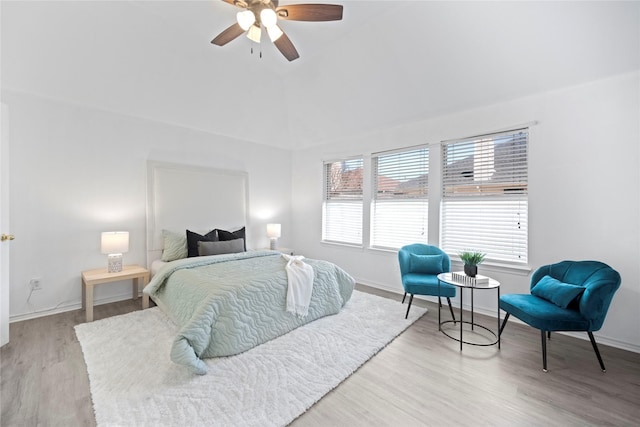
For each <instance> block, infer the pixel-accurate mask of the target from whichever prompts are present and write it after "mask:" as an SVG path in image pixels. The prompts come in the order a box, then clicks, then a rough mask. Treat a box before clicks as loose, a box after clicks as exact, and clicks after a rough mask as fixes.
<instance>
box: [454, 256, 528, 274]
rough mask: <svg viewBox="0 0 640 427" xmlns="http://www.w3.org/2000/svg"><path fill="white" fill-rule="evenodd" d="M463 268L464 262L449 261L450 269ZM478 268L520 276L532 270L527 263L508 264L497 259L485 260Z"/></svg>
mask: <svg viewBox="0 0 640 427" xmlns="http://www.w3.org/2000/svg"><path fill="white" fill-rule="evenodd" d="M454 266H455V267H454ZM463 268H464V264H463V263H462V262H460V261H457V260H452V261H451V270H462V269H463ZM480 268H482V270H489V271H499V272H506V273H511V274H519V275H522V276H528V275H529V273H531V270H532V268H531V266H530V265H528V264H509V263H502V262H498V261H485V262H483V263H482V264H481V267H480Z"/></svg>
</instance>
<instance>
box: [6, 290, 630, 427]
mask: <svg viewBox="0 0 640 427" xmlns="http://www.w3.org/2000/svg"><path fill="white" fill-rule="evenodd" d="M359 289H361V290H364V291H368V292H372V293H376V294H379V295H382V296H385V297H392V298H394V299H397V300H398V316H404V312H405V309H406V305H405V306H402V305H400V297H398V295H394V294H390V293H387V292H384V291H379V290H375V289H370V288H366V287H359ZM139 304H140V302H139V301H138V302H137V303H136V302H134V301H122V302H117V303H113V304H106V305H101V306H97V307H95V312H94V316H95V318H96V319H101V318H104V317H109V316H114V315H117V314H123V313H127V312H130V311H133V310H138V309H140V306H139ZM414 304H418V305H422V306H425V307H428V308H429V312H428V313H427V314H426V315H425V316H423V317H422V318H421V319H420V320H418V321H417V322H416V323H415V324H413V325H412V326H411V327H410V328H409V329H407V331H405V332H404V333H403V334H402V335H400V336H399V337H398V338H396V339H395V340H394V341H393V342H392V343H390V344H389V345H388V346H387V347H386V348H384V349H383V350H382V351H381V352H380V353H378V354H377V355H376V356H374V357H373V358H372V359H371V360H370V361H369V362H367V363H366V364H365V365H363V366H362V367H361V368H360V369H359V370H358V371H357V372H356V373H355V374H354V375H352V376H351V377H349V378H347V379H346V380H345V381H344V382H343V383H342V384H340V385H339V386H338V387H337V388H336V389H334V390H333V391H332V392H330V393H329V394H327V395H326V396H325V397H324V398H323V399H322V400H320V401H319V402H318V403H316V404H315V405H314V406H313V407H312V408H310V409H309V410H308V411H307V412H306V413H305V414H303V415H301V416H300V417H299V418H298V419H296V420H295V421H294V422H293V423H292V425H293V426H296V427H307V426H310V427H313V426H350V427H355V426H448V425H452V426H458V425H463V426H467V425H469V426H470V425H473V426H477V425H490V426H503V425H504V426H585V425H598V426H600V425H612V426H635V425H637V424H638V420H639V419H640V355H639V354H636V353H632V352H628V351H624V350H620V349H616V348H612V347H608V346H604V345H601V346H600V351H601V353H602V356H603V358H604V361H605V364H606V366H607V372H606V373H602V372H601V371H600V369H599V366H598V362H597V359H596V356H595V354H594V353H593V350H592V348H591V345H590V343H589V342H588V341H583V340H579V339H576V338H572V337H567V336H562V335H560V334H554V335H553V336H552V339H551V341H550V342H549V344H548V357H549V372H548V373H544V372H542V369H541V364H542V362H541V354H540V333H539V332H538V331H537V330H534V329H532V328H529V327H526V326H523V325H519V324H516V323H512V322H510V323H509V324H508V325H507V327H506V329H505V332H504V335H503V337H502V349H501V350H498V348H497V347H496V346H492V347H474V346H468V345H465V347H464V349H463V351H462V352H460V350H459V345H458V343H457V342H456V341H453V340H451V339H449V338H447V337H445V336H444V335H443V334H442V333H440V332H438V327H437V318H438V316H437V307H436V305H435V304H431V303H428V302H424V301H417V302H416V301H415V300H414ZM447 313H448V310H447V311H445V309H443V311H442V314H443V316H446V315H447ZM476 320H480V321H481V322H482V323H486V324H487V325H488V326H490V327H491V328H492V329H493V328H494V324H495V321H494V319H489V318H485V317H483V316H477V317H476ZM83 321H84V312H83V311H80V310H78V311H73V312H68V313H62V314H57V315H53V316H48V317H44V318H39V319H34V320H28V321H24V322H18V323H13V324H11V326H10V343H9V344H8V345H5V346H4V347H2V350H1V353H0V358H1V366H0V369H1V371H0V374H1V377H2V384H1V391H0V393H1V394H0V399H1V401H2V413H1V418H0V425H2V426H93V425H95V419H94V415H93V408H92V404H91V396H90V392H89V381H88V378H87V372H86V366H85V364H84V359H83V356H82V351H81V349H80V345H79V344H78V341H77V339H76V336H75V332H74V330H73V326H74V325H76V324H78V323H82V322H83ZM130 357H136V355H135V354H123V355H122V362H123V363H126V361H127V359H128V358H130Z"/></svg>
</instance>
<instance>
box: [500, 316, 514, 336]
mask: <svg viewBox="0 0 640 427" xmlns="http://www.w3.org/2000/svg"><path fill="white" fill-rule="evenodd" d="M509 316H511V313H507V314H506V315H505V316H504V320H503V321H502V326H500V331H499V332H498V336H500V335H502V330H503V329H504V327H505V325H506V324H507V320H509Z"/></svg>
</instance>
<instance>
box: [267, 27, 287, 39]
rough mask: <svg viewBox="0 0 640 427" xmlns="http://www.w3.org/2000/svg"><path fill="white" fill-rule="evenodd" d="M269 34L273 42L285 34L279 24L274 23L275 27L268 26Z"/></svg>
mask: <svg viewBox="0 0 640 427" xmlns="http://www.w3.org/2000/svg"><path fill="white" fill-rule="evenodd" d="M267 34H269V38H270V39H271V41H272V42H275V41H276V40H278V39H279V38H280V37H281V36H282V34H284V33H283V32H282V30H281V29H280V27H278V26H277V25H274V26H273V27H268V28H267Z"/></svg>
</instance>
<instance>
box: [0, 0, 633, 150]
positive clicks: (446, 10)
mask: <svg viewBox="0 0 640 427" xmlns="http://www.w3.org/2000/svg"><path fill="white" fill-rule="evenodd" d="M303 2H305V1H304V0H300V1H285V0H282V1H281V2H280V4H281V5H284V4H291V3H303ZM309 2H313V3H339V4H343V5H344V19H343V20H342V21H338V22H322V23H310V22H293V21H286V22H281V27H282V28H283V30H284V31H285V32H286V33H287V34H288V35H289V37H290V38H291V40H292V42H293V43H294V44H295V46H296V48H297V49H298V51H299V53H300V59H298V60H296V61H293V62H291V63H290V62H288V61H286V59H284V57H282V55H281V54H280V53H279V52H278V51H277V50H276V49H275V47H274V46H273V45H272V44H271V43H270V42H263V44H262V58H260V57H259V55H258V53H257V52H258V50H259V49H256V48H254V54H253V55H252V54H251V53H250V48H251V47H250V46H251V42H249V41H248V40H247V39H246V38H245V37H240V38H238V39H237V40H234V41H233V42H231V43H229V44H228V45H226V46H224V47H218V46H214V45H212V44H210V41H211V39H213V37H215V36H216V35H217V34H218V33H219V32H221V31H222V30H224V29H225V28H227V27H228V26H229V25H231V24H232V23H233V22H234V21H235V13H236V11H237V9H236V8H235V7H233V6H231V5H229V4H227V3H224V2H222V1H219V0H207V1H110V2H97V1H60V2H58V1H46V2H26V1H5V0H3V1H2V3H1V5H0V7H1V9H0V12H1V14H2V29H1V31H2V32H1V35H2V40H1V42H2V45H1V48H2V50H1V55H2V56H1V59H2V63H1V67H2V69H1V71H2V74H1V82H0V83H1V84H2V88H3V89H9V90H14V91H22V92H27V93H33V94H37V95H41V96H45V97H51V98H57V99H62V100H65V101H69V102H73V103H79V104H83V105H89V106H94V107H98V108H102V109H106V110H110V111H115V112H119V113H122V114H127V115H132V116H138V117H143V118H148V119H152V120H157V121H162V122H167V123H173V124H176V125H180V126H185V127H189V128H194V129H201V130H204V131H207V132H212V133H215V134H221V135H227V136H233V137H236V138H239V139H245V140H250V141H255V142H259V143H263V144H268V145H274V146H279V147H285V148H296V147H306V146H310V145H316V144H322V143H324V142H328V141H331V140H333V139H336V138H338V137H344V136H349V135H356V134H361V133H364V132H369V131H372V130H376V129H380V128H385V127H389V126H394V125H399V124H402V123H407V122H412V121H416V120H424V119H428V118H429V117H433V116H436V115H441V114H446V113H449V112H453V111H458V110H464V109H469V108H474V107H478V106H482V105H486V104H491V103H496V102H500V101H504V100H509V99H514V98H518V97H522V96H527V95H530V94H535V93H539V92H543V91H548V90H553V89H557V88H561V87H566V86H570V85H575V84H580V83H584V82H588V81H593V80H596V79H600V78H604V77H607V76H611V75H615V74H620V73H624V72H629V71H632V70H638V69H640V2H566V3H565V2H477V1H476V2H428V1H364V0H363V1H353V0H351V1H344V0H334V1H323V0H313V1H311V0H310V1H309Z"/></svg>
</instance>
